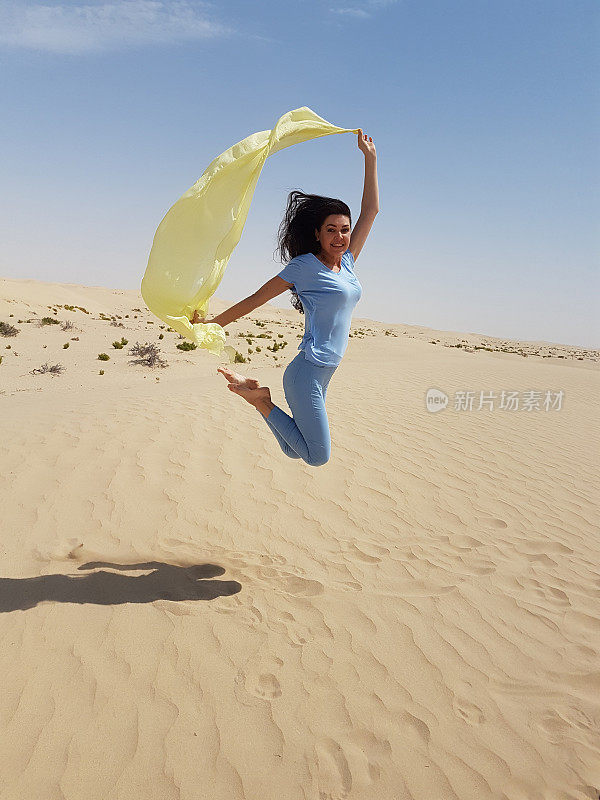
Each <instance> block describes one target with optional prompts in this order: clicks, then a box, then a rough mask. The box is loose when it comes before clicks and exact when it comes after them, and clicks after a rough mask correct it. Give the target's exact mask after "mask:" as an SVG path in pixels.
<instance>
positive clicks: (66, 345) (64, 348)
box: [63, 342, 69, 350]
mask: <svg viewBox="0 0 600 800" xmlns="http://www.w3.org/2000/svg"><path fill="white" fill-rule="evenodd" d="M68 347H69V342H65V344H63V350H67V349H68Z"/></svg>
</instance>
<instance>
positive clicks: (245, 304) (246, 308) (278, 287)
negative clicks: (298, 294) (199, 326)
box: [203, 275, 294, 328]
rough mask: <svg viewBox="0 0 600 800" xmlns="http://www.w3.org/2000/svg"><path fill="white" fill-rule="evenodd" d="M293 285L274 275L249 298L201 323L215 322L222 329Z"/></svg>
mask: <svg viewBox="0 0 600 800" xmlns="http://www.w3.org/2000/svg"><path fill="white" fill-rule="evenodd" d="M293 285H294V284H293V283H289V281H284V280H283V278H280V277H279V275H276V276H275V277H274V278H271V280H269V281H267V282H266V283H265V284H263V285H262V286H261V287H260V289H258V290H257V291H256V292H254V294H251V295H250V296H249V297H245V298H244V299H243V300H240V302H239V303H236V304H235V305H234V306H231V307H230V308H228V309H227V310H226V311H223V313H222V314H219V315H218V316H216V317H213V318H212V319H205V320H203V321H204V322H207V323H208V322H216V323H217V325H220V326H221V327H222V328H224V327H225V326H226V325H229V324H230V323H231V322H235V321H236V319H239V318H240V317H245V316H246V314H251V313H252V311H254V310H255V309H257V308H259V307H260V306H262V305H264V304H265V303H268V302H269V300H272V299H273V298H274V297H277V295H280V294H282V293H283V292H285V291H286V290H287V289H290V288H291V287H292V286H293Z"/></svg>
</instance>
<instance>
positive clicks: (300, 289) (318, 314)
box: [278, 250, 362, 367]
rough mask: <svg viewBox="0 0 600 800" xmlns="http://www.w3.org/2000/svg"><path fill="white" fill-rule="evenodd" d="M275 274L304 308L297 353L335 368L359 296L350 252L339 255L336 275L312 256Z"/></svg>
mask: <svg viewBox="0 0 600 800" xmlns="http://www.w3.org/2000/svg"><path fill="white" fill-rule="evenodd" d="M278 274H279V277H280V278H283V279H284V281H288V282H289V283H293V284H294V288H295V290H296V292H297V293H298V297H299V298H300V300H301V301H302V306H303V307H304V315H305V318H304V336H303V338H302V341H301V342H300V344H299V345H298V350H304V357H305V358H306V359H307V360H308V361H311V362H312V363H313V364H317V365H318V366H320V367H337V365H338V364H339V363H340V361H341V360H342V356H343V355H344V353H345V352H346V347H347V346H348V334H349V333H350V322H351V321H352V311H353V310H354V307H355V306H356V304H357V303H358V301H359V300H360V298H361V296H362V286H361V285H360V283H359V282H358V278H357V277H356V275H355V274H354V256H353V255H352V251H350V250H346V252H345V253H344V255H343V256H342V265H341V269H340V271H339V272H333V271H332V270H331V269H329V267H326V266H325V264H323V262H322V261H321V260H320V259H318V258H317V257H316V256H315V255H314V254H313V253H303V254H302V255H299V256H296V257H295V258H292V260H291V261H290V262H289V263H288V264H287V266H285V267H284V268H283V269H282V270H281V272H279V273H278Z"/></svg>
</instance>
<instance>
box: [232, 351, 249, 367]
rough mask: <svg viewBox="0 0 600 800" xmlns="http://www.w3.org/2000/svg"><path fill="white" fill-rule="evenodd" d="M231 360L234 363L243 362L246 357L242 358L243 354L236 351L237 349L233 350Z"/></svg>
mask: <svg viewBox="0 0 600 800" xmlns="http://www.w3.org/2000/svg"><path fill="white" fill-rule="evenodd" d="M233 360H234V363H236V364H245V363H246V359H245V358H244V356H243V355H242V354H241V353H238V351H237V350H236V351H235V358H234V359H233Z"/></svg>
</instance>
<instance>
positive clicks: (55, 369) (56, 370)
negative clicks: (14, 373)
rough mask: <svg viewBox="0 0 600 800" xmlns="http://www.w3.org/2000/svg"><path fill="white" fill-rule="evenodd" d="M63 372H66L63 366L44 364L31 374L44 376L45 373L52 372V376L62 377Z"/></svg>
mask: <svg viewBox="0 0 600 800" xmlns="http://www.w3.org/2000/svg"><path fill="white" fill-rule="evenodd" d="M63 370H64V367H63V365H62V364H52V365H50V364H48V363H46V364H42V366H41V367H38V368H37V369H32V370H31V374H32V375H36V374H38V373H39V374H42V373H44V372H50V373H51V374H52V375H60V373H61V372H62V371H63Z"/></svg>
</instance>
